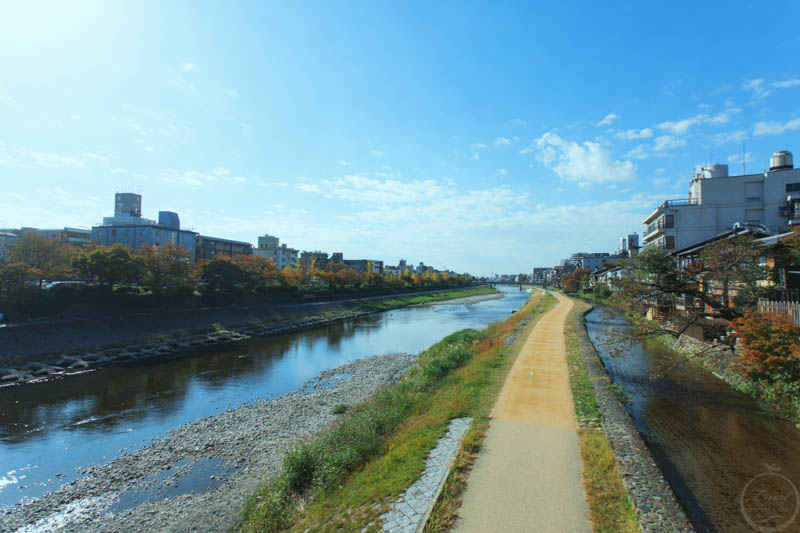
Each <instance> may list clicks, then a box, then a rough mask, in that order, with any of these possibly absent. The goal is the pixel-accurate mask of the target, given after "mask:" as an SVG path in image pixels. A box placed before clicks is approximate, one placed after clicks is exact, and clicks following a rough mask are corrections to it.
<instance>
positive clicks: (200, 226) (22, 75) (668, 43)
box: [0, 1, 800, 274]
mask: <svg viewBox="0 0 800 533" xmlns="http://www.w3.org/2000/svg"><path fill="white" fill-rule="evenodd" d="M552 4H553V5H549V6H548V5H535V4H534V3H529V2H521V3H512V2H483V3H478V2H444V1H441V2H362V1H347V2H344V1H342V2H334V1H324V2H322V1H320V2H300V1H297V2H281V3H267V2H251V3H246V2H236V3H219V2H177V1H176V2H146V1H136V2H73V3H67V2H17V3H14V4H12V3H9V4H8V5H6V6H4V8H3V16H2V17H0V72H1V74H0V227H19V226H37V227H59V226H78V227H80V226H85V227H90V226H91V225H93V224H96V223H98V222H99V221H100V220H101V218H102V217H103V216H108V215H110V214H111V211H112V210H113V194H114V193H115V192H117V191H130V190H133V191H135V192H139V193H141V194H142V195H143V196H144V198H143V210H144V214H145V216H147V217H149V218H155V217H156V216H157V212H158V211H159V210H174V211H177V212H178V213H179V214H180V216H181V221H182V223H183V225H184V226H185V227H189V228H192V229H194V230H195V231H199V232H201V233H204V234H209V235H214V236H219V237H227V238H232V239H239V240H246V241H250V242H255V241H256V238H257V236H258V235H262V234H264V233H270V234H273V235H277V236H279V237H280V238H281V239H282V242H286V243H288V244H289V245H290V246H293V247H296V248H299V249H303V250H311V249H321V250H325V251H328V252H334V251H342V252H344V254H345V256H346V257H352V258H360V257H366V258H375V259H383V260H385V261H387V262H388V263H392V264H394V263H396V261H397V259H399V258H401V257H403V258H406V259H407V260H409V261H411V262H415V263H416V262H419V261H424V262H425V263H426V264H433V265H434V266H437V267H439V268H443V267H447V268H451V269H454V270H457V271H469V272H472V273H476V274H485V273H490V272H523V271H524V272H527V271H529V270H530V268H531V267H533V266H550V265H552V264H553V263H555V262H556V261H557V260H558V259H559V258H562V257H565V256H568V255H569V254H571V253H573V252H576V251H612V250H613V249H615V248H616V247H617V245H618V242H619V237H620V236H621V235H622V234H624V233H627V232H632V231H637V232H641V230H642V226H641V220H642V219H643V218H644V216H645V215H646V214H647V213H648V212H650V211H651V210H652V209H653V208H654V207H655V205H656V204H657V203H659V202H660V201H662V200H664V199H667V198H679V197H684V196H685V195H686V193H687V187H688V179H689V177H690V173H691V171H692V169H693V168H694V166H695V165H696V164H699V163H706V162H721V163H728V164H730V169H731V173H740V172H741V152H742V141H743V140H744V141H745V142H746V152H747V159H748V163H747V165H748V168H747V170H748V172H758V171H761V170H763V169H764V168H765V167H767V166H768V161H769V156H770V154H771V153H772V152H773V151H775V150H781V149H788V150H792V151H793V152H795V154H797V155H800V143H798V142H797V141H798V139H800V135H799V134H798V132H800V63H798V61H797V56H798V51H800V33H798V32H797V31H796V25H797V22H798V20H799V19H800V3H797V2H785V3H781V2H775V3H771V4H770V5H769V6H768V7H767V6H764V5H763V4H758V3H752V4H745V3H739V2H724V3H723V2H719V3H712V2H708V3H703V2H691V3H689V2H670V3H668V4H664V5H665V6H668V9H666V8H664V7H661V6H656V5H651V4H653V3H650V2H630V3H618V4H617V5H616V6H615V7H614V8H608V7H606V6H605V5H601V4H602V3H597V2H558V3H552Z"/></svg>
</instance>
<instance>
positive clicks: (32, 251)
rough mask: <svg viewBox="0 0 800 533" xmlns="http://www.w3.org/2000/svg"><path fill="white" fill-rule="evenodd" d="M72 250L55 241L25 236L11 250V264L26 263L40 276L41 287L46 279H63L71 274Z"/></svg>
mask: <svg viewBox="0 0 800 533" xmlns="http://www.w3.org/2000/svg"><path fill="white" fill-rule="evenodd" d="M70 256H71V251H70V249H69V248H68V247H67V246H66V245H65V244H63V243H61V242H60V241H57V240H55V239H45V238H44V237H39V236H38V235H33V234H23V235H20V236H19V238H17V241H16V243H14V246H13V247H12V248H11V249H10V252H9V259H10V261H9V262H10V263H24V264H26V265H28V266H29V267H30V268H31V272H37V273H38V275H39V279H38V280H37V281H38V282H39V287H41V286H42V282H43V281H44V280H45V279H63V278H64V277H66V276H68V275H69V274H70V273H71V269H70Z"/></svg>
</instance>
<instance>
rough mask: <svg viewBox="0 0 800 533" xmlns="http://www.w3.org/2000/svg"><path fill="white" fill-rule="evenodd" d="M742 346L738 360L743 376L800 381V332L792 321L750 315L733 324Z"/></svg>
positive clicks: (773, 314) (753, 312) (773, 316)
mask: <svg viewBox="0 0 800 533" xmlns="http://www.w3.org/2000/svg"><path fill="white" fill-rule="evenodd" d="M733 327H734V330H735V331H736V336H737V337H738V339H739V342H740V343H741V346H742V352H743V353H742V355H741V356H740V357H739V359H738V361H737V362H738V363H739V364H740V366H741V368H742V370H743V372H744V373H745V375H747V376H748V377H750V378H755V379H768V380H773V379H781V380H783V381H788V382H795V381H798V380H800V340H799V337H800V328H798V327H797V326H795V325H794V324H793V323H792V319H791V317H789V316H788V315H783V314H775V313H759V312H757V311H749V310H748V311H746V312H745V314H744V316H743V317H742V318H738V319H736V320H734V321H733Z"/></svg>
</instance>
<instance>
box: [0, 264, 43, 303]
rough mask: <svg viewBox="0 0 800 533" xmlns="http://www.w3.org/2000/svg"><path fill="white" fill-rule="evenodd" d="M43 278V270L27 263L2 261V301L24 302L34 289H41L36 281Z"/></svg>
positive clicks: (0, 290)
mask: <svg viewBox="0 0 800 533" xmlns="http://www.w3.org/2000/svg"><path fill="white" fill-rule="evenodd" d="M41 278H42V272H41V271H39V270H36V269H35V268H32V267H30V266H29V265H27V264H25V263H8V264H5V263H0V302H3V303H9V304H18V303H22V302H23V301H25V300H26V299H27V298H28V296H31V295H32V294H33V293H34V291H36V292H38V291H39V289H38V288H37V287H36V286H35V285H34V283H35V282H39V281H40V280H41Z"/></svg>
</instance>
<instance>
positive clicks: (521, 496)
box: [455, 295, 591, 533]
mask: <svg viewBox="0 0 800 533" xmlns="http://www.w3.org/2000/svg"><path fill="white" fill-rule="evenodd" d="M556 296H557V297H558V300H559V303H558V305H557V306H556V307H555V308H554V309H552V310H551V311H550V312H548V313H547V314H546V315H545V316H543V317H542V318H541V319H540V320H539V322H538V323H537V324H536V326H535V328H534V329H533V331H532V332H531V333H530V335H529V336H528V338H527V339H526V341H525V344H524V345H523V347H522V351H521V352H520V354H519V356H518V357H517V360H516V361H515V362H514V365H513V367H512V368H511V372H510V374H509V376H508V379H507V380H506V382H505V384H504V385H503V389H502V390H501V392H500V396H499V398H498V399H497V403H496V404H495V406H494V409H493V410H492V420H491V423H490V426H489V429H488V431H487V433H486V439H485V440H484V443H483V449H482V450H481V453H480V456H479V457H478V460H477V461H476V463H475V467H474V468H473V470H472V473H471V474H470V477H469V485H468V486H467V490H466V491H465V494H464V502H463V504H462V506H461V509H460V510H459V519H458V521H457V522H456V526H455V531H457V532H459V533H462V532H463V533H469V532H473V531H474V532H480V533H484V532H487V531H497V532H514V531H520V532H532V531H536V532H543V533H544V532H550V531H564V532H570V533H575V532H584V531H585V532H591V526H590V523H589V508H588V505H587V503H586V495H585V493H584V490H583V479H582V474H581V472H582V464H581V457H580V451H579V448H578V436H577V423H576V420H575V411H574V408H573V404H572V392H571V389H570V384H569V372H568V370H567V361H566V345H565V342H564V324H565V322H566V318H567V315H568V314H569V311H570V309H572V301H570V300H569V299H568V298H566V297H564V296H561V295H556Z"/></svg>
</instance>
